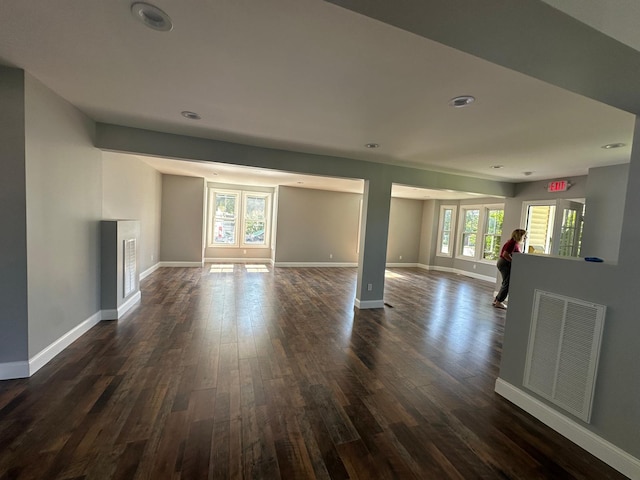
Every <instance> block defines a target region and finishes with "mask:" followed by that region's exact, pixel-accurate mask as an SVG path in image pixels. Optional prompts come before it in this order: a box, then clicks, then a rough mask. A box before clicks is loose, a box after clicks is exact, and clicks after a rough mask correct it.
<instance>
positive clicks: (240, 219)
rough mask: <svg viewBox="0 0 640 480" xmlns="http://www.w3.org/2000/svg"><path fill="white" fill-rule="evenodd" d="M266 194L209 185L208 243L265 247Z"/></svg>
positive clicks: (266, 238) (267, 196)
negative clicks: (223, 188)
mask: <svg viewBox="0 0 640 480" xmlns="http://www.w3.org/2000/svg"><path fill="white" fill-rule="evenodd" d="M270 199H271V194H270V193H266V192H265V193H263V192H248V191H244V192H243V191H240V190H216V189H214V188H212V187H209V212H210V213H209V224H208V225H209V226H208V229H209V230H208V232H209V233H208V238H209V241H208V242H209V245H210V246H234V247H255V246H266V245H267V242H268V235H269V215H270V213H269V209H270Z"/></svg>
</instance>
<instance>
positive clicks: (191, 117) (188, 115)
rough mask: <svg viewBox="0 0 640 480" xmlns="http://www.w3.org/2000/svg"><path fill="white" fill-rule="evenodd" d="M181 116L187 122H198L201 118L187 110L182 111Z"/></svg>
mask: <svg viewBox="0 0 640 480" xmlns="http://www.w3.org/2000/svg"><path fill="white" fill-rule="evenodd" d="M181 114H182V116H183V117H184V118H188V119H189V120H200V119H201V118H202V117H201V116H200V115H198V114H197V113H196V112H190V111H188V110H185V111H183V112H182V113H181Z"/></svg>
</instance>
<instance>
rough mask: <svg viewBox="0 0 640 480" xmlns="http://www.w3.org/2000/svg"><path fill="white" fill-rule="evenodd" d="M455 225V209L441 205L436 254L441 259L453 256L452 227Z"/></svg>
mask: <svg viewBox="0 0 640 480" xmlns="http://www.w3.org/2000/svg"><path fill="white" fill-rule="evenodd" d="M455 223H456V207H455V206H452V205H442V206H441V207H440V226H439V228H438V232H439V236H438V253H437V255H440V256H443V257H450V256H451V255H452V254H453V226H454V225H455Z"/></svg>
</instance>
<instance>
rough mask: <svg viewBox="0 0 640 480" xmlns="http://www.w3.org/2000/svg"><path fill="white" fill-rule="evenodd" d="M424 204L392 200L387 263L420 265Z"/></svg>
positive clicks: (399, 199)
mask: <svg viewBox="0 0 640 480" xmlns="http://www.w3.org/2000/svg"><path fill="white" fill-rule="evenodd" d="M422 204H423V201H422V200H409V199H406V198H392V199H391V211H390V212H389V238H388V241H387V263H394V264H395V263H418V260H419V258H420V239H421V233H422ZM400 256H402V258H400Z"/></svg>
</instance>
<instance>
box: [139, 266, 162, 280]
mask: <svg viewBox="0 0 640 480" xmlns="http://www.w3.org/2000/svg"><path fill="white" fill-rule="evenodd" d="M159 268H160V263H156V264H155V265H153V266H152V267H149V268H147V269H146V270H145V271H144V272H142V273H141V274H140V280H144V279H145V278H147V277H148V276H149V275H151V274H152V273H153V272H155V271H156V270H158V269H159Z"/></svg>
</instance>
